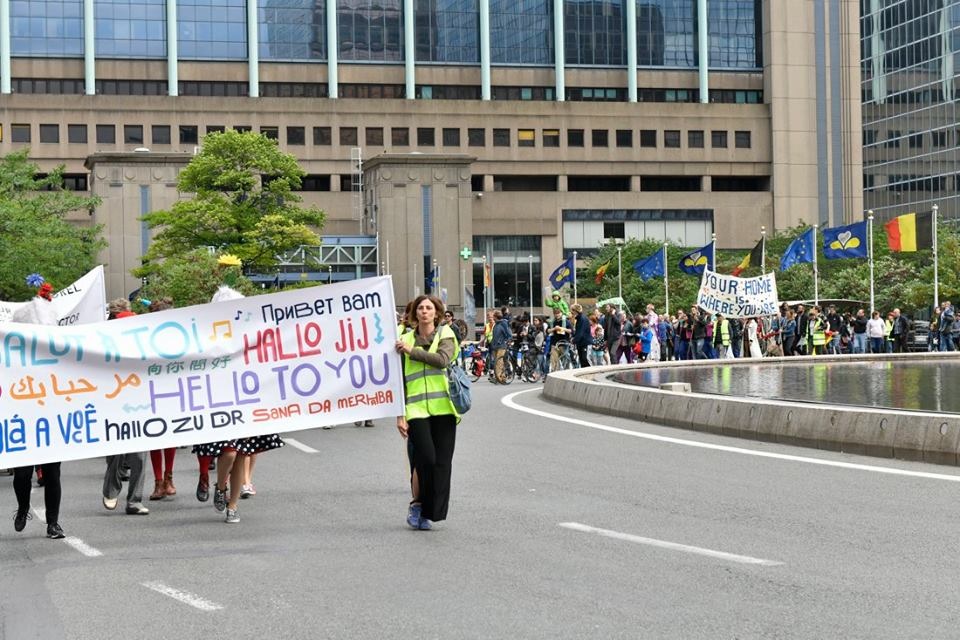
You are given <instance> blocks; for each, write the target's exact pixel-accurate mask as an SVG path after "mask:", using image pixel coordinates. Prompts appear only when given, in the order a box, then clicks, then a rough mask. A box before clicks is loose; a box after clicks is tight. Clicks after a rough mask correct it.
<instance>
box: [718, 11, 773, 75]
mask: <svg viewBox="0 0 960 640" xmlns="http://www.w3.org/2000/svg"><path fill="white" fill-rule="evenodd" d="M760 18H761V9H760V0H709V2H708V3H707V26H708V27H709V42H710V45H709V46H710V68H720V69H755V68H758V67H761V66H762V64H761V61H760V56H759V54H760V46H759V39H758V37H757V36H758V34H759V33H761V26H760Z"/></svg>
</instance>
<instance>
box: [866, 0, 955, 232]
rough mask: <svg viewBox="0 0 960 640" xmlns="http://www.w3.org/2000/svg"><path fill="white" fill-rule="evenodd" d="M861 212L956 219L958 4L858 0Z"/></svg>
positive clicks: (948, 1)
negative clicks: (932, 213)
mask: <svg viewBox="0 0 960 640" xmlns="http://www.w3.org/2000/svg"><path fill="white" fill-rule="evenodd" d="M860 10H861V13H860V15H861V24H860V26H861V38H862V40H861V77H862V83H863V85H862V94H863V144H864V149H863V181H864V207H865V208H867V209H873V210H874V212H875V213H876V214H877V218H878V220H880V221H885V220H888V219H890V218H892V217H894V216H897V215H900V214H903V213H911V212H922V211H928V210H929V209H930V207H931V206H932V205H933V204H938V205H940V212H941V215H942V216H943V217H948V218H956V217H958V216H960V201H958V191H960V175H958V166H960V165H958V161H960V152H958V149H960V146H958V145H960V126H958V124H957V123H958V117H960V112H958V109H957V103H956V98H957V85H958V77H957V75H958V72H960V59H958V53H957V52H958V51H960V0H930V1H929V2H922V3H918V2H904V1H903V0H898V1H895V0H861V2H860Z"/></svg>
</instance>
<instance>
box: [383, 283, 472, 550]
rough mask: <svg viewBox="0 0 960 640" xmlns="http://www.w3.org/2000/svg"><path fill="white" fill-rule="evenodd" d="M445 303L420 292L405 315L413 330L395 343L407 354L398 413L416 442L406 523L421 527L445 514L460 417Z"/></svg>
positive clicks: (402, 430)
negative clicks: (450, 373) (451, 379)
mask: <svg viewBox="0 0 960 640" xmlns="http://www.w3.org/2000/svg"><path fill="white" fill-rule="evenodd" d="M443 309H444V307H443V303H442V302H441V301H440V300H439V299H438V298H437V297H435V296H427V295H423V296H419V297H417V299H416V300H414V301H413V311H412V312H411V317H409V318H407V324H408V326H410V327H412V331H407V332H406V333H404V334H403V335H402V336H400V339H399V340H397V343H396V349H397V352H398V353H400V354H401V355H402V356H403V388H404V405H405V410H404V415H402V416H398V417H397V430H398V431H400V435H401V436H403V437H404V438H409V439H410V443H411V444H412V445H413V446H412V450H413V451H412V453H413V475H412V477H411V479H410V484H411V490H412V492H413V496H414V497H413V501H412V502H411V503H410V507H409V509H408V511H407V524H408V525H410V527H411V528H413V529H419V530H421V531H426V530H429V529H430V528H432V524H433V522H436V521H439V520H445V519H446V517H447V507H448V506H449V503H450V471H451V465H450V463H451V460H452V459H453V448H454V443H455V442H456V435H457V423H458V422H459V421H460V416H459V415H458V414H457V410H456V408H454V406H453V402H452V401H451V400H450V389H449V383H448V382H447V375H446V367H447V365H448V364H450V363H451V362H456V359H457V356H458V353H459V351H460V347H459V345H458V344H457V338H456V336H455V335H454V334H453V330H452V329H451V328H450V327H449V326H447V325H441V324H440V319H441V318H442V317H443Z"/></svg>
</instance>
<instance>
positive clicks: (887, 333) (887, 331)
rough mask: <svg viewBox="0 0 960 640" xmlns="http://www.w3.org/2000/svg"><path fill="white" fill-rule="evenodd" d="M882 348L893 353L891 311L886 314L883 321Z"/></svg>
mask: <svg viewBox="0 0 960 640" xmlns="http://www.w3.org/2000/svg"><path fill="white" fill-rule="evenodd" d="M883 337H884V340H883V341H884V349H885V350H886V352H887V353H893V311H891V312H890V313H888V314H887V319H886V320H884V322H883Z"/></svg>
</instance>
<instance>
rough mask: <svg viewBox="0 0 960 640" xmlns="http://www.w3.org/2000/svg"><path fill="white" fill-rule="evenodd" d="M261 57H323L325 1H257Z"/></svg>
mask: <svg viewBox="0 0 960 640" xmlns="http://www.w3.org/2000/svg"><path fill="white" fill-rule="evenodd" d="M259 11H260V14H259V15H260V59H261V60H326V59H327V3H326V0H261V2H260V5H259Z"/></svg>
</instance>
